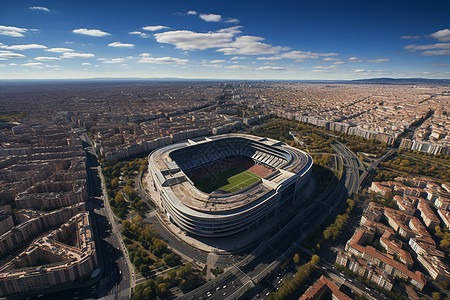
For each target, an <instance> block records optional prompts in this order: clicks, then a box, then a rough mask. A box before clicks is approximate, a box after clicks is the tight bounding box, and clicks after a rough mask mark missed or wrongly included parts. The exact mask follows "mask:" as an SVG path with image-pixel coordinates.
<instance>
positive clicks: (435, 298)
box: [431, 292, 441, 300]
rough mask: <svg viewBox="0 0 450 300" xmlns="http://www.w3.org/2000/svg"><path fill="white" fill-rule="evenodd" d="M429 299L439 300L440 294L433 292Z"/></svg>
mask: <svg viewBox="0 0 450 300" xmlns="http://www.w3.org/2000/svg"><path fill="white" fill-rule="evenodd" d="M431 297H432V298H433V300H440V299H441V294H440V293H439V292H433V293H431Z"/></svg>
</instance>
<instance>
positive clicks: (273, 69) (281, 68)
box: [258, 66, 284, 71]
mask: <svg viewBox="0 0 450 300" xmlns="http://www.w3.org/2000/svg"><path fill="white" fill-rule="evenodd" d="M258 70H263V71H282V70H284V68H283V67H273V66H264V67H259V68H258Z"/></svg>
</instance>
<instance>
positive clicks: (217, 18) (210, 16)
mask: <svg viewBox="0 0 450 300" xmlns="http://www.w3.org/2000/svg"><path fill="white" fill-rule="evenodd" d="M199 17H200V19H202V20H203V21H206V22H220V21H222V16H221V15H215V14H201V15H200V16H199Z"/></svg>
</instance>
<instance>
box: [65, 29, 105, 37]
mask: <svg viewBox="0 0 450 300" xmlns="http://www.w3.org/2000/svg"><path fill="white" fill-rule="evenodd" d="M72 32H73V33H78V34H84V35H89V36H95V37H102V36H107V35H111V34H110V33H108V32H105V31H101V30H99V29H86V28H80V29H74V30H72Z"/></svg>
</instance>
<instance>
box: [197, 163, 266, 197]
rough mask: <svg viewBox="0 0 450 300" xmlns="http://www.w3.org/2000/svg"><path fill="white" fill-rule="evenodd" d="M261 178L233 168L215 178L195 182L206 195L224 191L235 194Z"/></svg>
mask: <svg viewBox="0 0 450 300" xmlns="http://www.w3.org/2000/svg"><path fill="white" fill-rule="evenodd" d="M259 179H260V178H259V177H258V176H256V175H255V174H253V173H251V172H249V171H246V170H244V169H242V168H239V167H231V168H229V169H226V170H224V171H222V172H220V173H217V174H214V176H208V177H204V178H201V179H200V180H197V182H195V186H196V187H197V188H198V189H200V190H201V191H203V192H205V193H211V192H213V191H216V190H223V191H227V192H229V193H233V192H236V191H239V190H240V189H243V188H245V187H247V186H249V185H250V184H252V183H254V182H256V181H258V180H259Z"/></svg>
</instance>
